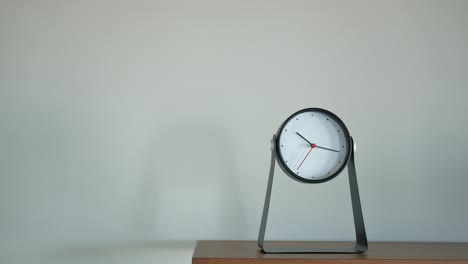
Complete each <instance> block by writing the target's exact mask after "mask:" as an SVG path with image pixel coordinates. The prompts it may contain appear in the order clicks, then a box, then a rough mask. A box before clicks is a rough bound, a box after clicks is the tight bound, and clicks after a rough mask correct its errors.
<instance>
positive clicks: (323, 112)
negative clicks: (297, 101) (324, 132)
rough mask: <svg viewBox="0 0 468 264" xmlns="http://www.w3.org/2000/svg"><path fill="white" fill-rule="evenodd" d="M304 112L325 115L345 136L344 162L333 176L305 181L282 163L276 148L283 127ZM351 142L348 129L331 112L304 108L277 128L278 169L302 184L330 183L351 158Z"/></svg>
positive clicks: (282, 160)
mask: <svg viewBox="0 0 468 264" xmlns="http://www.w3.org/2000/svg"><path fill="white" fill-rule="evenodd" d="M304 112H319V113H322V114H325V115H327V116H329V117H331V118H333V119H334V120H335V121H336V122H337V123H338V125H339V126H340V127H341V129H342V131H343V133H344V134H345V139H346V143H347V145H348V148H347V153H346V155H345V158H344V161H345V162H343V163H342V164H341V167H340V168H339V169H338V170H337V171H336V172H335V173H334V174H332V175H330V176H328V177H326V178H323V179H320V180H310V179H305V178H302V177H300V176H297V175H296V174H295V173H294V172H293V171H292V170H291V169H289V167H288V166H287V165H286V163H285V162H284V159H283V156H282V154H281V151H280V148H278V146H279V145H280V144H279V141H280V138H281V134H282V132H283V128H284V126H285V125H286V124H287V123H288V122H289V121H290V120H291V119H292V118H294V117H295V116H297V115H299V114H302V113H304ZM351 142H352V140H351V135H350V134H349V131H348V128H347V127H346V125H345V123H344V122H343V121H342V120H341V119H340V118H339V117H338V116H337V115H335V114H334V113H332V112H330V111H328V110H326V109H323V108H317V107H310V108H305V109H302V110H299V111H297V112H295V113H293V114H292V115H290V116H289V117H288V118H287V119H286V120H285V121H284V122H283V123H282V124H281V125H280V127H279V128H278V131H277V132H276V139H275V152H276V160H278V164H279V165H280V168H281V169H282V170H283V172H284V173H286V175H288V176H289V177H291V178H292V179H293V180H296V181H299V182H302V183H323V182H327V181H330V180H332V179H334V178H336V177H337V176H338V175H339V174H340V173H341V172H342V171H343V170H344V168H345V167H346V165H347V164H348V161H349V158H350V157H351V151H352V148H353V146H351Z"/></svg>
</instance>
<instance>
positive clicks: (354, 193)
mask: <svg viewBox="0 0 468 264" xmlns="http://www.w3.org/2000/svg"><path fill="white" fill-rule="evenodd" d="M275 139H276V136H275V135H273V139H272V146H273V147H272V149H271V163H270V174H269V177H268V185H267V191H266V196H265V204H264V206H263V214H262V222H261V224H260V231H259V233H258V240H257V244H258V246H259V247H260V248H261V249H262V250H263V252H265V253H275V254H281V253H321V254H358V253H364V252H366V251H367V248H368V244H367V236H366V230H365V226H364V218H363V216H362V208H361V200H360V197H359V189H358V184H357V177H356V166H355V163H354V142H353V140H352V138H351V146H353V149H352V150H351V157H350V159H349V161H348V174H349V187H350V191H351V203H352V208H353V219H354V228H355V231H356V245H355V246H354V247H353V248H344V249H329V248H323V249H308V248H266V247H265V246H264V242H265V232H266V226H267V219H268V210H269V208H270V198H271V190H272V188H273V175H274V172H275V161H276V160H275V147H276V146H275V144H274V142H275Z"/></svg>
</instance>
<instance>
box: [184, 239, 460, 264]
mask: <svg viewBox="0 0 468 264" xmlns="http://www.w3.org/2000/svg"><path fill="white" fill-rule="evenodd" d="M268 246H278V247H305V248H307V247H309V248H324V247H332V248H336V247H340V248H341V247H352V244H351V243H344V242H322V243H319V242H313V243H312V242H270V243H268ZM214 263H217V264H240V263H243V264H244V263H272V264H273V263H274V264H286V263H294V264H304V263H315V264H320V263H324V264H325V263H329V264H331V263H380V264H389V263H399V264H410V263H417V264H423V263H430V264H439V263H452V264H455V263H456V264H462V263H463V264H468V243H396V242H395V243H390V242H388V243H387V242H372V243H369V250H368V251H367V252H366V253H365V254H264V253H263V252H262V251H260V249H259V248H258V246H257V242H256V241H198V242H197V245H196V247H195V251H194V254H193V258H192V264H214Z"/></svg>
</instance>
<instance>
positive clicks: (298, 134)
mask: <svg viewBox="0 0 468 264" xmlns="http://www.w3.org/2000/svg"><path fill="white" fill-rule="evenodd" d="M296 134H297V135H298V136H300V137H301V138H302V139H303V140H305V141H306V142H307V143H309V145H311V146H312V145H313V144H312V143H310V141H309V140H307V139H306V138H305V137H304V136H302V135H301V134H299V132H297V131H296Z"/></svg>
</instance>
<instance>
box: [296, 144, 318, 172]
mask: <svg viewBox="0 0 468 264" xmlns="http://www.w3.org/2000/svg"><path fill="white" fill-rule="evenodd" d="M315 147H317V145H315V144H312V145H311V146H310V149H309V152H307V155H306V156H305V157H304V159H303V160H302V161H301V164H299V167H297V170H299V168H300V167H301V166H302V163H304V161H305V160H306V159H307V156H309V154H310V152H311V151H312V150H313V149H314V148H315Z"/></svg>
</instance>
